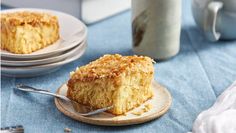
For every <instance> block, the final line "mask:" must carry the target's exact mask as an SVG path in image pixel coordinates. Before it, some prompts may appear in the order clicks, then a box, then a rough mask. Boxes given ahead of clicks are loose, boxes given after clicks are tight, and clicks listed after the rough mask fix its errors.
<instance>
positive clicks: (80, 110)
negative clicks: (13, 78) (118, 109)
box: [16, 84, 113, 116]
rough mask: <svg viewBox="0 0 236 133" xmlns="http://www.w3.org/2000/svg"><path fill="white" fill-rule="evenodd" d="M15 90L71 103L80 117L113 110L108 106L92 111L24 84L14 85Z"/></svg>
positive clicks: (62, 97)
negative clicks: (48, 96)
mask: <svg viewBox="0 0 236 133" xmlns="http://www.w3.org/2000/svg"><path fill="white" fill-rule="evenodd" d="M16 89H18V90H21V91H26V92H34V93H40V94H44V95H50V96H54V97H56V98H60V99H62V100H64V101H67V102H71V103H72V105H73V107H74V109H75V111H76V112H77V113H78V114H79V115H81V116H90V115H95V114H98V113H102V112H105V111H107V110H109V109H112V108H113V106H108V107H104V108H100V109H93V108H91V107H88V106H85V105H82V104H80V103H78V102H76V101H73V100H71V99H69V98H67V97H66V96H63V95H59V94H56V93H52V92H49V91H48V90H43V89H37V88H34V87H31V86H27V85H24V84H18V85H16Z"/></svg>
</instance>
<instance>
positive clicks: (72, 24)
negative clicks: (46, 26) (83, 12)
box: [1, 8, 87, 77]
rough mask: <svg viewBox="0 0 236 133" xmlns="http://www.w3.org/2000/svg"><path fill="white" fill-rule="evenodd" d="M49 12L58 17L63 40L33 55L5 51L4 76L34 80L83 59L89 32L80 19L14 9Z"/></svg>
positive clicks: (2, 57)
mask: <svg viewBox="0 0 236 133" xmlns="http://www.w3.org/2000/svg"><path fill="white" fill-rule="evenodd" d="M26 10H28V11H35V12H47V13H50V14H53V15H56V16H57V17H58V20H59V25H60V39H59V40H58V41H57V42H55V43H54V44H52V45H50V46H48V47H46V48H44V49H41V50H38V51H36V52H33V53H31V54H14V53H10V52H8V51H5V50H1V74H2V75H4V76H11V77H32V76H38V75H42V74H46V73H50V72H52V71H55V70H57V69H59V68H60V67H61V66H62V65H64V64H67V63H70V62H72V61H75V60H77V59H79V58H80V57H81V56H82V55H83V53H84V52H85V49H86V46H87V43H86V38H87V28H86V26H85V25H84V24H83V23H82V22H81V21H80V20H78V19H77V18H75V17H73V16H71V15H68V14H65V13H62V12H57V11H52V10H44V9H28V8H27V9H22V8H21V9H10V10H4V11H1V12H2V13H7V12H15V11H26Z"/></svg>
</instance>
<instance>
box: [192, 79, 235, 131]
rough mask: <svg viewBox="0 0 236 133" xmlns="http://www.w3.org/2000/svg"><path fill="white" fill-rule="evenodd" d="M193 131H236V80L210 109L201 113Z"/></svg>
mask: <svg viewBox="0 0 236 133" xmlns="http://www.w3.org/2000/svg"><path fill="white" fill-rule="evenodd" d="M192 132H193V133H236V81H235V82H234V83H233V84H232V85H231V86H230V87H229V88H227V89H226V90H225V91H224V92H223V93H222V94H221V95H220V96H219V97H218V98H217V100H216V102H215V104H214V105H213V106H212V107H211V108H209V109H208V110H205V111H203V112H202V113H200V114H199V115H198V117H197V119H196V120H195V122H194V124H193V129H192Z"/></svg>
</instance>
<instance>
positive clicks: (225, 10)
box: [192, 0, 236, 41]
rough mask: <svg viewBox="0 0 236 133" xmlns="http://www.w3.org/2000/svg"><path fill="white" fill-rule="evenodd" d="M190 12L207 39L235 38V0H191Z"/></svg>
mask: <svg viewBox="0 0 236 133" xmlns="http://www.w3.org/2000/svg"><path fill="white" fill-rule="evenodd" d="M192 12H193V16H194V19H195V21H196V23H197V24H198V25H199V27H200V28H201V29H202V30H203V31H204V34H205V36H206V37H207V39H208V40H210V41H217V40H219V39H224V40H232V39H236V0H217V1H215V0H193V1H192Z"/></svg>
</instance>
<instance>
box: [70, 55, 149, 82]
mask: <svg viewBox="0 0 236 133" xmlns="http://www.w3.org/2000/svg"><path fill="white" fill-rule="evenodd" d="M152 62H153V60H152V59H151V58H149V57H146V56H136V55H134V56H121V55H119V54H115V55H104V56H103V57H101V58H99V59H97V60H95V61H93V62H90V63H89V64H88V65H85V66H82V67H78V68H77V69H76V70H75V71H74V72H71V73H70V76H71V78H72V79H78V80H82V81H83V80H93V79H97V78H105V77H106V78H111V77H116V76H119V75H120V74H121V73H122V72H123V71H125V70H126V69H127V68H132V67H134V66H135V67H136V68H137V67H138V68H143V69H142V71H144V72H150V67H152V66H153V64H152ZM147 66H148V67H147Z"/></svg>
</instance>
